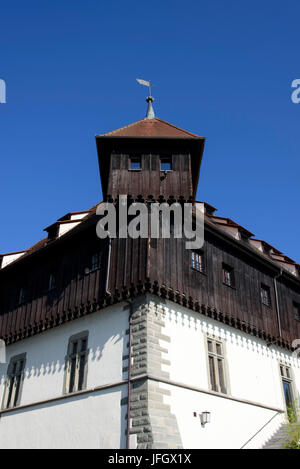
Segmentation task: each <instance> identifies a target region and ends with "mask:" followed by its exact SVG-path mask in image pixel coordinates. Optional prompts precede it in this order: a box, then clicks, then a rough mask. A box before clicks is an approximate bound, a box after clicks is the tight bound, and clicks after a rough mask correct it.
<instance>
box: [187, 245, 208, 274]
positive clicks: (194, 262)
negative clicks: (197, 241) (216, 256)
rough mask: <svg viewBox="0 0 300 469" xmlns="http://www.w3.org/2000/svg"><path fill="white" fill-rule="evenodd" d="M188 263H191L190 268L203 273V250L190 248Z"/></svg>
mask: <svg viewBox="0 0 300 469" xmlns="http://www.w3.org/2000/svg"><path fill="white" fill-rule="evenodd" d="M197 258H198V259H197ZM199 258H200V259H201V261H200V262H199ZM190 263H191V268H192V269H193V270H195V271H196V272H200V273H201V274H205V272H206V265H205V258H204V252H203V251H199V250H191V252H190Z"/></svg>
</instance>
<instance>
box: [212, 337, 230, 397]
mask: <svg viewBox="0 0 300 469" xmlns="http://www.w3.org/2000/svg"><path fill="white" fill-rule="evenodd" d="M207 355H208V370H209V383H210V389H211V390H212V391H215V392H220V393H222V394H228V382H227V381H228V378H227V372H226V362H225V350H224V343H223V341H220V340H216V339H213V338H210V337H208V338H207Z"/></svg>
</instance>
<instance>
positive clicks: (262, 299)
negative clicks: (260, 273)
mask: <svg viewBox="0 0 300 469" xmlns="http://www.w3.org/2000/svg"><path fill="white" fill-rule="evenodd" d="M264 291H265V292H266V293H267V303H266V302H265V301H264V300H265V295H264V294H263V292H264ZM260 297H261V303H262V304H263V305H264V306H267V307H268V308H271V307H272V299H271V288H270V287H269V286H268V285H265V284H264V283H262V284H261V286H260Z"/></svg>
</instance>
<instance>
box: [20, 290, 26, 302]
mask: <svg viewBox="0 0 300 469" xmlns="http://www.w3.org/2000/svg"><path fill="white" fill-rule="evenodd" d="M25 301H26V291H25V288H23V287H22V288H20V290H19V297H18V304H19V305H21V304H23V303H25Z"/></svg>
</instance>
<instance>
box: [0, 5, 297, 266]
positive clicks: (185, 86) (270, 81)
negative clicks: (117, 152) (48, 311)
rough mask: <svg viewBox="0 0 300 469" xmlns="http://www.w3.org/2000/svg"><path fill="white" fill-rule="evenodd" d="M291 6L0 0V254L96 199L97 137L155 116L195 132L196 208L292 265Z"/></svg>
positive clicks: (294, 132) (294, 158) (293, 15)
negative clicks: (206, 206)
mask: <svg viewBox="0 0 300 469" xmlns="http://www.w3.org/2000/svg"><path fill="white" fill-rule="evenodd" d="M299 15H300V4H299V2H297V1H294V0H291V1H289V2H282V1H274V0H273V1H267V0H265V1H262V0H261V1H257V0H254V1H251V2H245V1H244V2H241V1H237V0H231V1H230V2H224V1H223V0H222V1H221V0H218V1H215V0H210V1H205V2H204V1H199V0H198V1H190V0H187V1H185V2H182V1H177V0H164V1H156V0H154V1H151V2H141V1H137V0H134V1H130V0H129V1H126V2H125V1H119V0H118V1H111V2H106V1H99V0H97V1H96V0H85V1H74V0H73V1H66V0H60V1H55V0H54V1H51V2H41V1H33V0H28V1H26V2H24V1H14V0H11V1H10V2H5V3H4V2H2V4H1V15H0V78H2V79H4V80H5V81H6V84H7V103H6V104H0V156H1V183H0V211H1V230H0V253H5V252H10V251H16V250H22V249H25V248H27V247H29V246H30V245H31V244H33V243H35V242H36V241H38V240H39V239H40V238H41V237H43V236H44V234H43V232H42V230H43V228H45V227H46V226H48V225H50V224H51V223H52V222H54V221H55V220H56V219H57V218H59V217H61V216H62V215H64V214H65V213H67V212H69V211H79V210H85V209H86V208H89V207H90V206H92V205H94V204H95V203H96V202H97V201H99V200H101V197H102V195H101V186H100V179H99V171H98V164H97V154H96V146H95V139H94V135H95V134H97V133H104V132H106V131H109V130H113V129H116V128H118V127H121V126H123V125H126V124H128V123H130V122H133V121H136V120H138V119H140V118H142V117H144V113H145V110H146V103H145V96H146V88H144V87H142V86H140V85H138V84H137V83H136V81H135V79H136V77H140V78H144V79H151V80H152V81H153V83H155V84H156V87H155V88H154V89H153V95H154V97H155V103H154V104H155V112H156V115H157V116H158V117H160V118H162V119H164V120H167V121H169V122H171V123H173V124H175V125H178V126H180V127H182V128H184V129H187V130H190V131H192V132H195V133H197V134H199V135H203V136H205V137H206V139H207V140H206V148H205V153H204V158H203V165H202V170H201V175H200V183H199V189H198V200H205V201H206V202H208V203H210V204H212V205H214V206H215V207H217V208H218V209H219V211H218V214H219V215H220V216H227V217H230V218H232V219H233V220H235V221H237V222H238V223H240V224H241V225H243V226H245V227H246V228H247V229H249V230H250V231H252V232H253V233H255V234H256V235H257V237H258V238H261V239H265V240H266V241H268V242H269V243H270V244H273V245H275V246H276V247H277V248H278V249H280V250H282V251H283V252H284V253H285V254H286V255H288V256H290V257H292V258H294V259H295V260H296V261H297V262H300V246H299V234H300V233H299V215H298V213H299V202H300V196H299V170H300V159H299V149H300V139H299V120H300V103H299V104H298V105H297V104H293V103H292V101H291V93H292V88H291V83H292V81H293V80H294V79H296V78H300V67H299V65H300V61H299Z"/></svg>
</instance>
